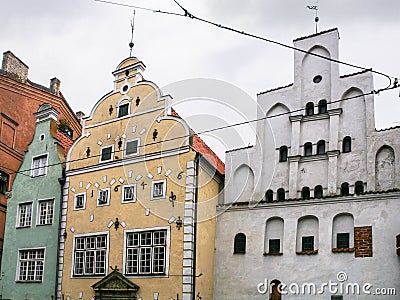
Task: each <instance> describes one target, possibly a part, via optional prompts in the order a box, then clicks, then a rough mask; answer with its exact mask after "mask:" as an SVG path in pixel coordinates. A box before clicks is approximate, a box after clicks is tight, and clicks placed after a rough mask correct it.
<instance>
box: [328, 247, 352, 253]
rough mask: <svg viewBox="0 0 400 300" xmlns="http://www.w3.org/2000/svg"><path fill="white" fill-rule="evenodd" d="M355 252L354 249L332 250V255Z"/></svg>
mask: <svg viewBox="0 0 400 300" xmlns="http://www.w3.org/2000/svg"><path fill="white" fill-rule="evenodd" d="M354 251H355V248H332V252H333V253H346V252H347V253H352V252H354Z"/></svg>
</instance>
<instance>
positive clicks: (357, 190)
mask: <svg viewBox="0 0 400 300" xmlns="http://www.w3.org/2000/svg"><path fill="white" fill-rule="evenodd" d="M354 193H355V194H356V195H359V194H362V193H364V183H363V182H362V181H357V182H356V184H355V187H354Z"/></svg>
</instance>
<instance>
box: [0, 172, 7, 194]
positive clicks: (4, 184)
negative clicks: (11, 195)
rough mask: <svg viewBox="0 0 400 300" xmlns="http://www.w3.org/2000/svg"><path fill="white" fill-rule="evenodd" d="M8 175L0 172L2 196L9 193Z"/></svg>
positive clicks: (0, 192) (0, 191)
mask: <svg viewBox="0 0 400 300" xmlns="http://www.w3.org/2000/svg"><path fill="white" fill-rule="evenodd" d="M8 178H9V176H8V174H7V173H4V172H2V171H0V194H3V195H4V194H5V193H6V192H7V191H8Z"/></svg>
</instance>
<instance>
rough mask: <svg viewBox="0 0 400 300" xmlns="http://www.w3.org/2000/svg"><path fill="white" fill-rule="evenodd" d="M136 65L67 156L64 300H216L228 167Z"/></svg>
mask: <svg viewBox="0 0 400 300" xmlns="http://www.w3.org/2000/svg"><path fill="white" fill-rule="evenodd" d="M144 69H145V66H144V64H143V63H142V62H140V61H138V60H137V59H136V58H133V57H130V58H128V59H125V60H124V61H123V62H122V63H120V64H119V65H118V67H117V69H116V70H115V71H114V72H113V75H114V77H115V80H114V89H113V91H112V92H110V93H108V94H107V95H105V96H104V97H103V98H102V99H100V100H99V101H98V102H97V103H96V104H95V106H94V107H93V109H92V111H91V113H90V115H89V116H88V117H86V119H85V121H84V125H83V133H82V136H81V137H80V138H79V139H78V140H77V141H76V142H75V143H74V145H73V146H72V147H71V150H70V152H69V155H68V161H69V162H68V163H67V181H66V184H65V186H64V191H63V211H62V224H61V228H62V232H61V234H62V238H61V243H60V257H59V262H60V264H59V275H62V281H61V282H60V284H59V286H58V294H57V298H58V299H65V300H67V299H70V300H75V299H88V300H90V299H96V300H98V299H121V300H122V299H143V300H148V299H160V300H164V299H165V300H170V299H176V300H177V299H183V300H186V299H187V300H189V299H200V297H201V298H202V299H212V295H213V272H214V271H213V270H214V269H213V267H214V264H213V257H214V240H215V213H216V212H215V211H216V205H217V202H218V197H219V191H220V190H221V187H222V184H223V173H224V165H223V163H222V162H221V161H220V160H219V159H218V157H217V156H216V155H215V154H214V153H213V152H212V151H211V150H210V149H209V148H208V147H207V146H206V145H205V144H204V143H203V141H202V140H201V139H200V138H199V137H198V136H196V135H193V132H192V131H191V130H190V128H189V127H188V125H187V124H186V123H185V121H184V120H182V119H181V118H180V117H179V116H178V115H177V114H176V113H175V112H174V111H173V110H172V109H171V107H170V104H171V97H170V96H164V95H162V94H161V91H160V89H159V88H158V87H157V86H156V85H155V84H154V83H152V82H150V81H146V80H144V79H143V76H142V72H143V71H144Z"/></svg>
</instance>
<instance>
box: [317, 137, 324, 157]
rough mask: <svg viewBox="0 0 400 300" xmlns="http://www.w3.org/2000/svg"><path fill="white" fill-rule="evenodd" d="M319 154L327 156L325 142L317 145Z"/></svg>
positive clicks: (322, 141) (321, 141)
mask: <svg viewBox="0 0 400 300" xmlns="http://www.w3.org/2000/svg"><path fill="white" fill-rule="evenodd" d="M317 154H325V141H324V140H320V141H319V142H318V143H317Z"/></svg>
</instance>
